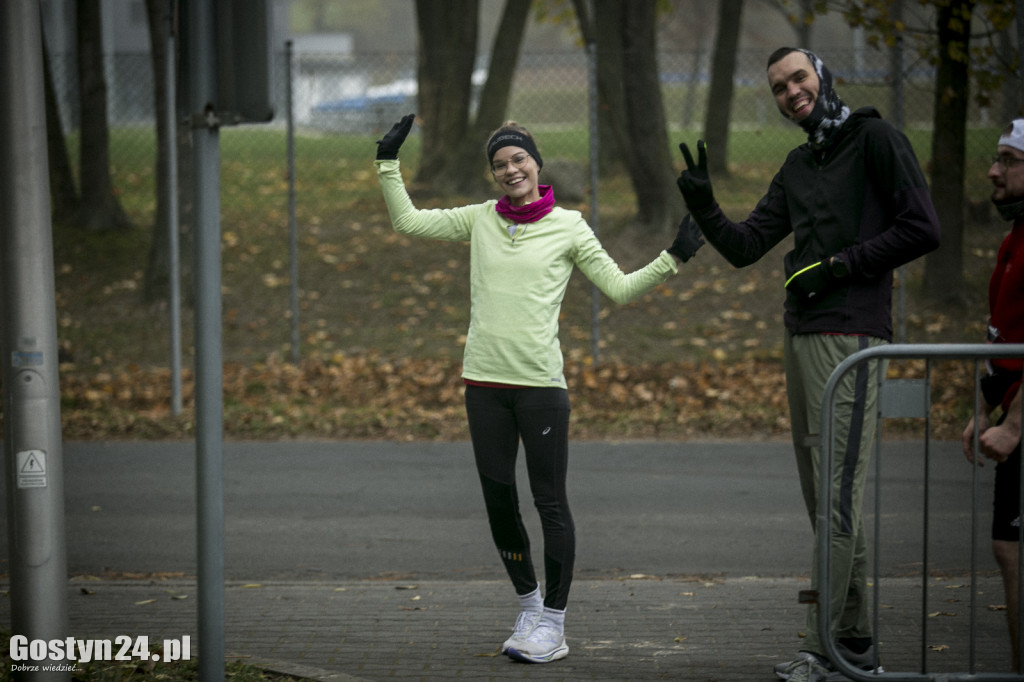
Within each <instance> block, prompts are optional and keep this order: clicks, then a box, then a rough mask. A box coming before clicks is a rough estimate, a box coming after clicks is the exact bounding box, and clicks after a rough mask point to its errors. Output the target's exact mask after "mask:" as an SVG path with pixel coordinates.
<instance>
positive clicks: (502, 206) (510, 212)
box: [494, 185, 555, 223]
mask: <svg viewBox="0 0 1024 682" xmlns="http://www.w3.org/2000/svg"><path fill="white" fill-rule="evenodd" d="M537 189H538V190H539V191H540V199H538V200H537V201H534V202H532V203H529V204H527V205H526V206H513V205H512V203H511V202H510V201H509V200H508V195H507V194H506V195H505V196H503V197H502V198H501V199H499V200H498V203H497V205H496V206H495V207H494V210H496V211H497V212H498V214H499V215H500V216H502V217H503V218H506V219H507V220H511V221H512V222H514V223H535V222H537V221H538V220H540V219H541V218H543V217H544V216H546V215H547V214H548V213H551V209H553V208H554V207H555V192H554V190H552V189H551V185H538V186H537Z"/></svg>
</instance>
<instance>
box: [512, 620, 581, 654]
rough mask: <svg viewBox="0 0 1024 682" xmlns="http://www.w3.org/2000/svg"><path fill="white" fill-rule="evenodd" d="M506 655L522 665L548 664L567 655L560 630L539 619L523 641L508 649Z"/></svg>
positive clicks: (567, 650) (554, 625)
mask: <svg viewBox="0 0 1024 682" xmlns="http://www.w3.org/2000/svg"><path fill="white" fill-rule="evenodd" d="M508 655H509V657H510V658H514V659H515V660H517V661H523V662H524V663H550V662H551V661H557V660H559V659H561V658H565V657H566V656H568V655H569V647H568V646H567V645H566V643H565V635H564V634H563V632H562V628H560V627H559V626H557V625H556V624H554V623H552V622H550V621H548V620H545V619H541V621H540V622H539V623H537V625H536V627H534V628H533V630H532V631H531V632H530V634H528V635H527V636H526V638H525V639H523V640H521V641H520V642H518V643H516V644H513V645H512V646H511V647H509V650H508Z"/></svg>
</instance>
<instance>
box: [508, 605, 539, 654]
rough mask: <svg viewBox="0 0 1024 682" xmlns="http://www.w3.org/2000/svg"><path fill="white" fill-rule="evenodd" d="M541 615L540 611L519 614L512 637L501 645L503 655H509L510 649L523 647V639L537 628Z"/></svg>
mask: <svg viewBox="0 0 1024 682" xmlns="http://www.w3.org/2000/svg"><path fill="white" fill-rule="evenodd" d="M540 613H541V612H540V611H521V612H520V613H519V617H518V618H516V624H515V627H513V628H512V636H511V637H509V638H508V639H506V640H505V643H504V644H502V645H501V653H503V654H507V653H508V650H509V649H510V648H512V647H514V646H521V645H522V642H523V639H525V638H526V636H527V635H528V634H530V633H531V632H533V629H534V628H535V627H537V623H538V622H539V621H540Z"/></svg>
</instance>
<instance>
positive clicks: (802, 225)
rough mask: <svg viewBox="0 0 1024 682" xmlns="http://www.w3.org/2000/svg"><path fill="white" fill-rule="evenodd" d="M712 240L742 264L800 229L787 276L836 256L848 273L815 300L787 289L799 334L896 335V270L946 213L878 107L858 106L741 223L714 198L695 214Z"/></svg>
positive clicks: (789, 164) (931, 244) (788, 167)
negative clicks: (825, 144) (826, 141)
mask: <svg viewBox="0 0 1024 682" xmlns="http://www.w3.org/2000/svg"><path fill="white" fill-rule="evenodd" d="M693 217H694V218H695V219H696V220H697V222H698V224H699V225H700V227H701V230H702V231H703V232H704V235H705V237H706V238H707V240H708V241H709V242H711V244H712V245H714V247H715V248H716V249H717V250H718V251H719V252H720V253H721V254H722V255H723V256H724V257H725V258H726V260H728V261H729V262H730V263H731V264H732V265H734V266H736V267H744V266H747V265H750V264H751V263H754V262H755V261H757V260H758V259H760V258H761V256H763V255H764V254H766V253H767V252H768V251H769V250H771V249H772V247H774V246H775V245H776V244H778V243H779V242H780V241H782V240H783V239H784V238H785V237H787V236H788V235H789V234H790V233H793V234H794V248H793V250H792V251H790V252H789V253H787V254H786V257H785V271H786V277H785V280H783V282H780V283H779V286H782V285H783V283H784V282H785V281H786V280H788V279H789V277H790V276H791V275H793V274H794V273H795V272H797V271H799V270H800V269H802V268H804V267H807V266H808V265H812V264H814V263H817V262H818V261H822V260H827V259H829V258H830V257H832V256H835V255H839V256H840V257H841V258H842V259H843V260H844V261H845V262H846V264H847V267H848V269H849V272H850V274H849V276H848V277H846V278H844V279H842V280H840V281H839V283H838V284H837V286H836V288H834V289H833V290H832V291H830V292H827V293H826V294H824V295H821V296H816V297H814V298H813V299H810V301H803V300H801V299H800V298H799V297H797V296H796V295H795V294H793V293H788V294H787V297H786V312H785V324H786V328H787V329H788V330H789V331H791V332H792V333H794V334H808V333H835V334H865V335H869V336H876V337H879V338H882V339H885V340H887V341H891V340H892V271H893V270H894V269H895V268H897V267H899V266H900V265H903V264H904V263H908V262H909V261H912V260H914V259H915V258H919V257H920V256H923V255H924V254H926V253H928V252H929V251H933V250H934V249H936V248H937V247H938V245H939V235H940V229H939V221H938V218H937V217H936V215H935V208H934V207H933V206H932V201H931V197H930V195H929V192H928V186H927V183H926V181H925V178H924V174H923V173H922V172H921V167H920V165H919V164H918V161H917V157H916V156H915V155H914V151H913V149H912V148H911V146H910V142H909V141H908V140H907V138H906V136H904V135H903V134H902V133H901V132H899V131H898V130H896V129H895V128H894V127H893V126H891V125H890V124H889V123H887V122H886V121H884V120H882V118H881V116H880V115H879V113H878V111H877V110H875V109H874V107H865V108H863V109H858V110H857V111H855V112H853V113H852V114H851V115H850V116H849V118H848V119H847V120H846V122H845V123H844V124H843V126H842V128H841V129H840V130H839V131H838V132H837V133H836V134H835V136H834V137H833V138H832V140H831V141H830V144H829V146H828V147H827V148H826V149H824V150H821V151H814V150H812V148H811V146H810V144H807V143H805V144H802V145H800V146H799V147H797V148H796V149H794V150H793V151H791V152H790V153H789V156H788V157H787V158H786V162H785V163H784V164H783V165H782V168H780V169H779V171H778V173H776V174H775V177H774V178H773V179H772V183H771V186H770V187H769V188H768V192H767V194H765V195H764V197H762V198H761V200H760V201H759V202H758V204H757V206H756V207H755V208H754V210H753V211H752V212H751V213H750V215H749V216H748V217H747V219H746V220H744V221H742V222H739V223H734V222H732V221H731V220H729V219H728V218H726V216H725V214H724V213H723V212H722V210H721V209H720V208H719V206H718V204H717V203H713V204H711V205H710V206H708V207H707V208H705V209H703V210H700V211H695V212H693Z"/></svg>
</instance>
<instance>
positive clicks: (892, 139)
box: [678, 47, 939, 682]
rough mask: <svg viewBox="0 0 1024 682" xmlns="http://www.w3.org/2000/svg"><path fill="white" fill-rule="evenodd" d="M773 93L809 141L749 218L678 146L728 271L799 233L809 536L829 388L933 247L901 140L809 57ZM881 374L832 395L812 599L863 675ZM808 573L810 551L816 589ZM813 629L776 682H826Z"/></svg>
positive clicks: (882, 333)
mask: <svg viewBox="0 0 1024 682" xmlns="http://www.w3.org/2000/svg"><path fill="white" fill-rule="evenodd" d="M768 83H769V86H770V87H771V91H772V94H773V96H774V97H775V102H776V105H777V106H778V108H779V111H780V112H781V113H782V114H783V116H785V117H786V118H789V119H791V120H792V121H794V122H795V123H797V124H798V125H799V126H801V127H802V128H803V129H804V130H805V131H806V132H807V136H808V140H807V142H806V143H805V144H801V145H800V146H799V147H797V148H796V149H794V150H793V151H791V152H790V153H789V156H788V157H787V158H786V161H785V163H784V164H783V165H782V168H780V169H779V171H778V172H777V173H776V175H775V177H774V178H773V179H772V182H771V185H770V186H769V188H768V192H767V194H765V195H764V197H762V198H761V200H760V201H759V202H758V204H757V206H756V207H755V208H754V210H753V211H752V212H751V213H750V215H749V216H748V217H747V218H746V220H743V221H741V222H733V221H731V220H729V219H728V218H727V217H726V216H725V214H724V213H723V212H722V210H721V209H720V208H719V206H718V204H717V202H716V201H715V199H714V194H713V192H712V188H711V181H710V179H709V177H708V173H707V152H706V149H705V147H704V142H703V141H698V143H697V151H698V162H697V163H694V161H693V157H692V156H691V154H690V151H689V148H688V147H687V146H686V145H685V144H681V145H680V150H681V151H682V153H683V157H684V159H685V161H686V166H687V168H686V170H684V171H683V172H682V174H681V175H680V176H679V180H678V184H679V188H680V191H682V193H683V197H684V199H685V200H686V205H687V208H689V210H690V214H691V215H692V217H693V219H694V220H695V221H696V222H697V224H698V225H699V226H700V228H701V231H702V232H703V233H704V236H705V237H706V238H707V241H708V242H710V243H711V244H712V245H713V246H714V247H715V248H716V249H717V250H718V251H719V252H720V253H721V254H722V255H723V256H724V257H725V258H726V260H728V261H729V262H730V263H731V264H732V265H734V266H735V267H744V266H746V265H750V264H751V263H754V262H755V261H757V260H758V259H759V258H761V256H763V255H765V254H766V253H767V252H768V251H770V250H771V249H772V247H774V246H775V245H776V244H778V243H779V242H780V241H782V239H783V238H785V237H786V236H788V235H789V234H791V233H792V234H793V235H794V248H793V250H792V251H790V252H789V253H787V254H786V255H785V258H784V266H785V283H784V284H785V288H786V291H787V294H786V303H785V314H784V322H785V326H786V335H785V364H786V390H787V394H788V398H789V408H790V422H791V430H792V436H793V446H794V449H795V452H796V461H797V470H798V473H799V477H800V485H801V489H802V491H803V497H804V502H805V504H806V506H807V512H808V514H809V516H810V518H811V525H812V527H814V526H815V516H816V511H817V504H818V463H819V460H820V457H821V444H820V443H819V440H820V439H819V438H818V435H819V434H820V433H821V430H820V423H819V422H820V421H821V419H820V417H821V405H822V398H823V392H824V387H825V384H826V382H827V381H828V379H829V377H830V376H831V374H832V371H833V370H834V369H835V367H836V366H837V365H839V363H841V362H842V361H843V360H844V359H845V358H847V357H848V356H850V355H852V354H853V353H856V352H857V351H859V350H862V349H865V348H869V347H872V346H875V345H878V344H883V343H888V342H890V341H891V340H892V312H891V311H892V282H893V270H894V269H895V268H897V267H899V266H900V265H903V264H904V263H907V262H909V261H912V260H914V259H915V258H918V257H920V256H922V255H924V254H926V253H928V252H929V251H932V250H934V249H935V248H937V247H938V244H939V223H938V218H937V217H936V215H935V209H934V207H933V206H932V202H931V198H930V195H929V192H928V186H927V184H926V182H925V178H924V175H923V173H922V172H921V167H920V165H919V163H918V161H917V158H916V156H915V155H914V151H913V149H912V148H911V146H910V143H909V142H908V141H907V139H906V137H905V136H904V135H903V134H902V133H900V132H899V131H898V130H896V129H895V128H893V127H892V126H891V125H890V124H888V123H887V122H885V121H883V120H882V118H881V116H880V115H879V114H878V112H877V111H876V110H875V109H874V108H873V107H865V108H863V109H858V110H857V111H855V112H853V113H851V112H850V109H849V108H848V107H847V106H846V105H845V104H843V102H842V100H840V99H839V97H838V95H836V93H835V91H834V90H833V88H832V76H831V74H830V72H829V71H828V69H827V68H826V67H825V65H824V64H823V63H822V61H821V60H820V59H819V58H818V57H817V56H816V55H814V54H813V53H811V52H808V51H806V50H800V49H796V48H789V47H784V48H780V49H778V50H776V51H775V52H774V53H772V55H771V56H770V57H769V59H768ZM780 284H782V283H780ZM876 363H877V361H873V362H871V363H862V364H860V365H859V366H858V367H857V368H856V369H855V370H854V371H852V372H850V373H847V374H846V375H845V377H844V379H843V381H842V382H841V383H840V385H839V386H838V387H837V390H836V394H835V395H836V402H835V405H836V408H835V417H834V419H833V434H834V438H833V450H832V451H833V453H834V458H833V471H834V473H833V476H832V480H833V489H832V501H833V505H832V507H833V508H832V513H831V521H832V544H831V555H832V563H831V566H832V571H831V574H830V578H831V580H830V590H829V594H828V595H824V594H822V595H821V598H822V599H824V598H828V599H829V600H830V602H829V603H830V607H831V616H832V619H831V623H830V632H831V634H832V637H833V639H834V643H835V648H836V650H837V651H838V652H839V653H840V655H842V656H843V657H844V658H845V659H847V660H848V661H850V662H851V663H853V664H854V665H856V666H858V667H862V668H864V669H872V668H874V667H876V665H877V661H876V660H875V659H876V656H875V649H874V644H873V638H872V633H871V624H870V619H869V614H868V603H869V601H868V594H867V567H866V563H867V562H866V556H867V543H866V540H865V535H864V525H863V520H862V516H861V506H862V505H861V503H862V500H863V493H864V483H865V480H866V478H867V471H868V461H869V459H870V455H871V448H872V440H873V439H874V433H875V427H876V423H875V422H876V414H877V397H878V379H879V371H881V372H882V373H884V371H885V368H884V367H882V368H878V367H877V364H876ZM817 566H818V551H817V542H815V550H814V564H813V567H812V577H811V588H812V589H813V590H817V589H818V584H819V580H818V575H817ZM817 620H818V614H817V606H816V605H813V604H812V605H811V606H810V608H809V609H808V613H807V625H806V635H807V636H806V639H805V640H804V642H803V644H802V645H801V650H800V652H799V654H798V656H797V658H796V659H795V660H793V661H789V662H786V663H781V664H779V665H777V666H775V674H776V676H778V677H779V678H780V679H783V680H791V681H792V682H803V681H804V680H811V681H815V680H824V679H826V677H827V676H828V673H829V672H830V671H831V670H832V668H833V666H832V663H831V662H830V661H829V660H828V658H827V657H826V655H825V654H826V651H825V648H824V647H823V645H822V642H821V641H820V638H819V636H818V625H817Z"/></svg>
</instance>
